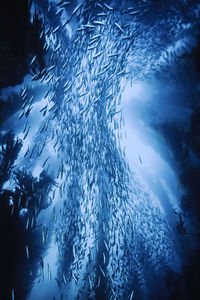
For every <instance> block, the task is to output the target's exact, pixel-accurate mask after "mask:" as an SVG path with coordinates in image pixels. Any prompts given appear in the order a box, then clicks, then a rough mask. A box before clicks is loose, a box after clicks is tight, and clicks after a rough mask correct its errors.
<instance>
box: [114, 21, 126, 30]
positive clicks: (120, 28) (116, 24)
mask: <svg viewBox="0 0 200 300" xmlns="http://www.w3.org/2000/svg"><path fill="white" fill-rule="evenodd" d="M114 24H115V26H117V28H118V29H119V30H120V31H121V32H124V30H123V29H122V27H121V26H120V25H119V24H118V23H117V22H114Z"/></svg>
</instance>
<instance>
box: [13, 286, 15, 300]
mask: <svg viewBox="0 0 200 300" xmlns="http://www.w3.org/2000/svg"><path fill="white" fill-rule="evenodd" d="M12 300H15V293H14V289H12Z"/></svg>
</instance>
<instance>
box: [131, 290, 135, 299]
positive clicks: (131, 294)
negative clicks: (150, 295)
mask: <svg viewBox="0 0 200 300" xmlns="http://www.w3.org/2000/svg"><path fill="white" fill-rule="evenodd" d="M133 294H134V291H132V292H131V295H130V300H132V299H133Z"/></svg>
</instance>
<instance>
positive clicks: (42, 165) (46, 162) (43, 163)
mask: <svg viewBox="0 0 200 300" xmlns="http://www.w3.org/2000/svg"><path fill="white" fill-rule="evenodd" d="M48 160H49V156H48V157H47V158H46V159H45V161H44V163H43V165H42V168H44V167H45V165H46V163H47V161H48Z"/></svg>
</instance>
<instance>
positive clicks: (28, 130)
mask: <svg viewBox="0 0 200 300" xmlns="http://www.w3.org/2000/svg"><path fill="white" fill-rule="evenodd" d="M30 128H31V126H29V128H28V130H27V132H26V134H25V135H24V137H23V140H25V138H26V137H27V135H28V133H29V130H30Z"/></svg>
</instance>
